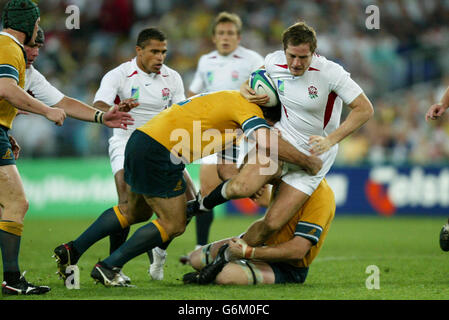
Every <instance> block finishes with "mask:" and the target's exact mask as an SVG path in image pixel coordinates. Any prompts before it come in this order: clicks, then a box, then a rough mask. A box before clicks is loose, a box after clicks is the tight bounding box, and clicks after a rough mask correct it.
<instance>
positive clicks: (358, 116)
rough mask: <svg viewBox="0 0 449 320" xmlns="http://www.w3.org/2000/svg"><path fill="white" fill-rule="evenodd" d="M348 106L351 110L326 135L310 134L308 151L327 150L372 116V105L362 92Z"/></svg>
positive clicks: (318, 152)
mask: <svg viewBox="0 0 449 320" xmlns="http://www.w3.org/2000/svg"><path fill="white" fill-rule="evenodd" d="M348 106H349V107H350V108H351V111H350V112H349V114H348V116H347V117H346V119H345V121H343V122H342V123H341V125H340V127H338V128H337V129H336V130H335V131H334V132H332V133H331V134H329V135H328V136H327V137H322V136H310V138H309V145H310V146H311V148H310V152H311V153H312V154H314V155H317V156H318V155H320V154H323V153H324V152H326V151H328V150H329V149H330V148H331V147H332V146H334V145H335V144H337V143H339V142H340V141H341V140H343V139H344V138H346V137H347V136H349V135H350V134H351V133H353V132H354V131H356V130H357V129H359V128H360V127H361V126H362V125H363V124H364V123H365V122H367V121H368V120H369V119H370V118H371V117H372V116H373V113H374V109H373V105H372V104H371V102H370V101H369V99H368V97H367V96H366V95H365V94H364V93H361V94H360V95H359V96H357V98H355V99H354V100H353V101H352V102H351V103H350V104H349V105H348Z"/></svg>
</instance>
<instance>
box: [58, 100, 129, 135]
mask: <svg viewBox="0 0 449 320" xmlns="http://www.w3.org/2000/svg"><path fill="white" fill-rule="evenodd" d="M55 106H56V107H58V108H61V109H63V110H65V112H66V113H67V115H68V116H69V117H72V118H74V119H78V120H82V121H88V122H97V123H102V124H104V125H106V126H107V127H110V128H122V129H126V127H127V126H128V125H132V124H133V118H132V117H131V115H130V114H128V113H126V112H122V111H119V107H118V106H116V107H115V108H111V107H110V106H109V108H107V109H106V111H102V109H100V108H98V109H100V110H98V109H96V108H92V107H91V106H89V105H87V104H85V103H83V102H81V101H79V100H76V99H74V98H70V97H67V96H65V97H64V98H62V99H61V100H60V101H59V102H58V103H57V104H56V105H55Z"/></svg>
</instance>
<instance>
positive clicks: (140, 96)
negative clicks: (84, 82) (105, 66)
mask: <svg viewBox="0 0 449 320" xmlns="http://www.w3.org/2000/svg"><path fill="white" fill-rule="evenodd" d="M129 98H135V99H136V100H137V101H138V102H139V106H138V107H136V108H134V109H132V110H131V111H130V112H129V113H130V114H131V115H132V117H133V118H134V124H133V125H132V126H128V130H123V129H119V128H115V129H114V135H118V136H129V135H131V133H132V132H133V131H134V130H135V129H136V128H138V127H140V126H142V125H143V124H145V123H146V122H147V121H149V120H150V119H152V118H153V117H154V116H155V115H157V114H158V113H160V112H161V111H162V110H164V109H167V108H168V107H170V106H171V105H172V104H173V103H177V102H180V101H182V100H185V93H184V85H183V83H182V79H181V76H180V75H179V73H178V72H176V71H175V70H173V69H171V68H169V67H167V66H166V65H163V66H162V68H161V70H160V72H159V73H150V74H148V73H146V72H144V71H142V70H141V69H140V68H139V67H138V66H137V62H136V58H134V59H132V60H131V61H128V62H125V63H122V64H121V65H119V66H118V67H117V68H115V69H112V70H111V71H109V72H108V73H106V74H105V75H104V77H103V79H102V80H101V85H100V88H99V89H98V91H97V93H96V94H95V98H94V102H97V101H103V102H105V103H107V104H109V105H114V104H115V103H118V101H119V100H120V101H122V100H124V99H129Z"/></svg>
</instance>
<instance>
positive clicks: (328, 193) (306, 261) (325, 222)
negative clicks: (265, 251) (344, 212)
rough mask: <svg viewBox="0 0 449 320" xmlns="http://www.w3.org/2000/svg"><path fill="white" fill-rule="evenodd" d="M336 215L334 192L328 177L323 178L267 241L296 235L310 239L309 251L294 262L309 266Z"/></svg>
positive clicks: (282, 239)
mask: <svg viewBox="0 0 449 320" xmlns="http://www.w3.org/2000/svg"><path fill="white" fill-rule="evenodd" d="M334 216H335V198H334V192H333V191H332V189H331V188H330V187H329V185H328V184H327V181H326V179H323V180H322V181H321V183H320V184H319V185H318V188H316V190H315V192H314V193H312V195H311V196H310V198H309V199H308V200H307V201H306V203H305V204H304V205H303V206H302V208H301V209H300V210H299V211H298V212H297V213H296V214H295V215H294V216H293V217H292V218H291V219H290V221H289V222H288V223H287V224H286V225H285V226H284V227H283V228H282V229H280V230H279V231H278V232H277V233H275V234H274V235H272V236H271V237H270V239H268V241H266V245H276V244H280V243H284V242H287V241H289V240H291V239H293V237H295V236H299V237H303V238H306V239H308V240H310V241H311V242H312V244H313V245H312V248H310V250H309V252H308V253H307V254H306V255H305V257H304V258H303V259H302V260H301V261H298V262H297V263H292V264H293V265H294V266H297V267H308V266H309V265H310V264H311V263H312V261H313V259H315V257H316V256H317V255H318V252H319V251H320V249H321V247H322V245H323V242H324V239H325V238H326V235H327V233H328V231H329V228H330V225H331V222H332V220H333V219H334Z"/></svg>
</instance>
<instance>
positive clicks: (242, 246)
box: [229, 236, 312, 262]
mask: <svg viewBox="0 0 449 320" xmlns="http://www.w3.org/2000/svg"><path fill="white" fill-rule="evenodd" d="M311 247H312V242H311V241H310V240H307V239H306V238H303V237H299V236H295V237H293V239H291V240H289V241H286V242H283V243H280V244H277V245H271V246H263V247H251V246H249V245H247V244H246V243H245V241H243V240H242V239H239V238H233V239H231V240H230V241H229V253H230V254H231V256H230V258H231V260H237V259H251V260H261V261H269V262H280V261H297V260H301V259H303V258H304V256H305V255H306V254H307V252H309V250H310V248H311Z"/></svg>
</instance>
